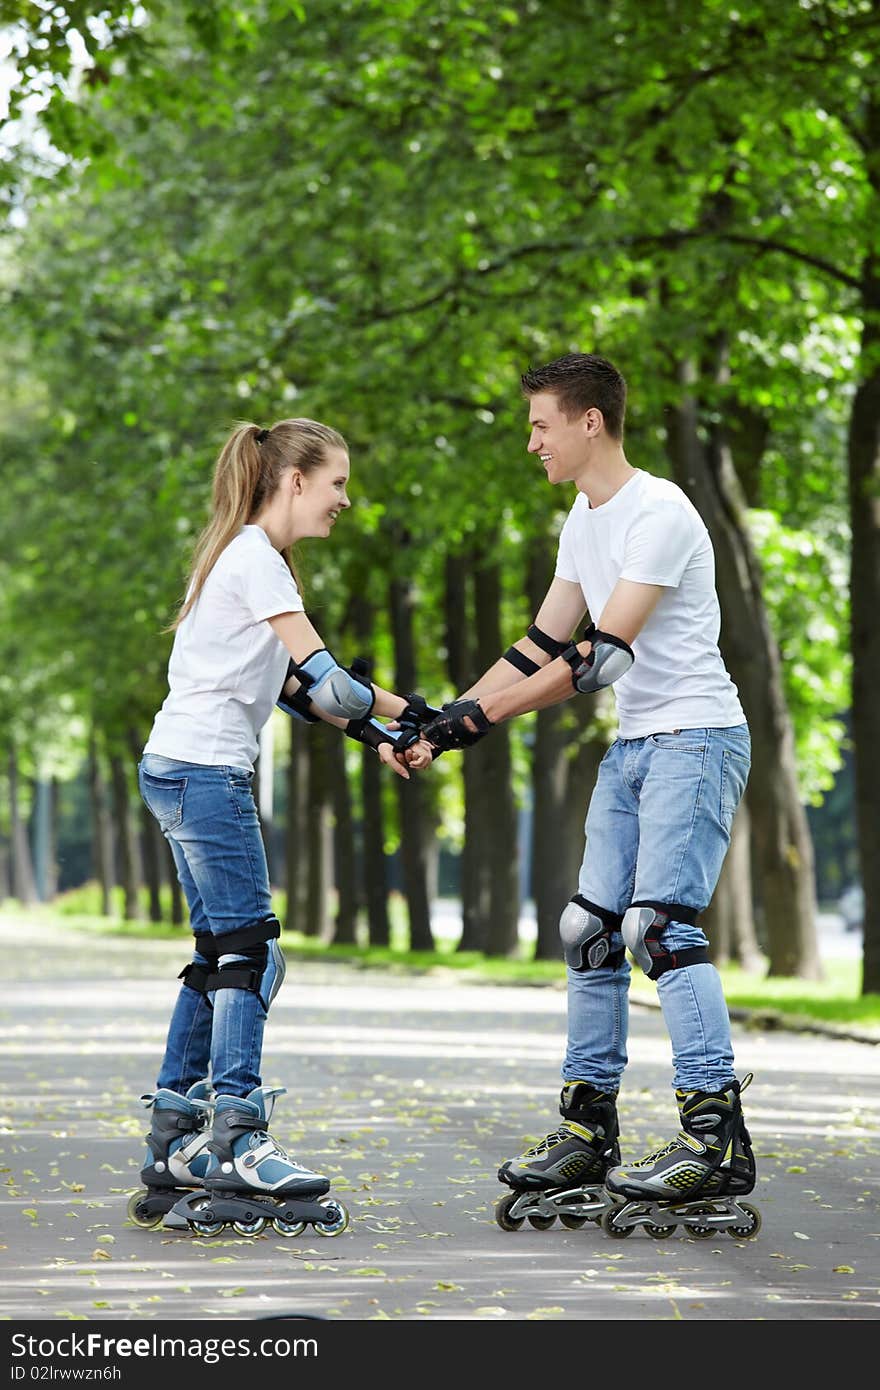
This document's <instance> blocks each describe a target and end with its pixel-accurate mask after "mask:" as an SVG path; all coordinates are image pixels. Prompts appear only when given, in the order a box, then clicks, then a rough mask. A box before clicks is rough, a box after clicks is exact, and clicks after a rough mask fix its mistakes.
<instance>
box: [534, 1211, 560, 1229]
mask: <svg viewBox="0 0 880 1390" xmlns="http://www.w3.org/2000/svg"><path fill="white" fill-rule="evenodd" d="M555 1220H556V1217H555V1216H541V1215H539V1214H538V1213H537V1212H536V1213H535V1214H534V1215H533V1216H530V1217H529V1225H530V1226H534V1228H535V1230H536V1231H549V1230H550V1227H551V1226H552V1225H553V1222H554V1221H555Z"/></svg>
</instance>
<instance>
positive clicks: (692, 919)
mask: <svg viewBox="0 0 880 1390" xmlns="http://www.w3.org/2000/svg"><path fill="white" fill-rule="evenodd" d="M630 907H653V909H654V911H655V912H656V913H657V916H658V917H662V918H664V919H665V920H664V921H662V922H661V923H660V924H659V925H660V931H663V929H664V928H665V927H668V926H669V923H670V922H685V923H686V924H687V925H688V926H689V927H693V926H695V925H696V921H697V918H698V916H699V915H700V909H699V908H698V907H688V906H687V905H686V904H685V903H661V902H659V901H658V900H657V899H656V898H637V899H636V901H635V902H632V903H630Z"/></svg>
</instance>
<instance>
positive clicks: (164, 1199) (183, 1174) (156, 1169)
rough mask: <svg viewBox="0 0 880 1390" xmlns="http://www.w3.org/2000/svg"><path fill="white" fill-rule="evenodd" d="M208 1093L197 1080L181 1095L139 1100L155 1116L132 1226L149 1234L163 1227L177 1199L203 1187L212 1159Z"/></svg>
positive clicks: (132, 1206)
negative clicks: (156, 1228) (141, 1186)
mask: <svg viewBox="0 0 880 1390" xmlns="http://www.w3.org/2000/svg"><path fill="white" fill-rule="evenodd" d="M210 1094H211V1088H210V1086H209V1084H208V1082H207V1081H197V1082H196V1083H195V1084H194V1085H193V1086H190V1088H189V1090H188V1091H187V1093H186V1095H185V1096H182V1095H179V1094H178V1093H177V1091H170V1090H167V1089H166V1088H164V1087H163V1088H162V1089H160V1090H158V1091H155V1092H153V1093H149V1094H147V1095H144V1096H141V1101H142V1102H143V1104H144V1105H145V1106H146V1107H147V1109H148V1110H152V1112H153V1117H152V1123H151V1126H150V1132H149V1134H148V1135H147V1136H146V1139H147V1154H146V1158H145V1160H144V1166H143V1168H142V1169H141V1182H142V1183H143V1184H144V1187H145V1189H146V1190H145V1191H144V1192H135V1193H134V1195H133V1196H132V1197H131V1198H130V1199H129V1203H128V1209H127V1215H128V1218H129V1220H130V1221H133V1222H134V1224H135V1225H136V1226H141V1227H143V1229H144V1230H152V1229H153V1228H154V1227H156V1226H159V1225H161V1223H162V1218H163V1217H164V1215H165V1213H166V1212H168V1211H170V1210H171V1208H172V1207H173V1206H174V1204H175V1202H177V1201H178V1200H179V1198H180V1197H182V1196H184V1195H185V1194H186V1193H187V1192H189V1191H192V1190H193V1189H199V1188H201V1186H202V1179H203V1178H204V1176H205V1174H206V1173H207V1171H208V1166H209V1164H210V1160H211V1155H210V1152H209V1150H208V1143H209V1141H210V1138H211V1130H210V1126H209V1118H210V1113H211V1106H210V1103H209V1098H210Z"/></svg>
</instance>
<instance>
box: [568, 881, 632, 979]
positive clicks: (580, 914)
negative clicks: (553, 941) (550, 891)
mask: <svg viewBox="0 0 880 1390" xmlns="http://www.w3.org/2000/svg"><path fill="white" fill-rule="evenodd" d="M619 927H620V916H619V914H618V913H616V912H609V911H608V910H607V909H606V908H604V907H598V906H597V905H596V904H595V903H591V902H588V901H587V899H586V898H584V897H582V896H581V894H580V893H575V895H574V897H573V898H572V899H571V901H570V902H568V903H566V905H565V907H564V909H563V911H562V916H561V917H560V919H559V935H560V937H561V938H562V950H563V955H564V956H565V962H566V964H567V965H570V966H571V968H572V970H598V969H599V968H600V967H601V966H603V965H609V966H611V967H612V968H613V969H615V970H616V969H617V967H618V966H619V965H620V962H621V960H622V959H623V951H622V950H621V949H619V948H618V949H617V950H616V951H612V949H611V933H612V932H613V931H616V930H618V929H619Z"/></svg>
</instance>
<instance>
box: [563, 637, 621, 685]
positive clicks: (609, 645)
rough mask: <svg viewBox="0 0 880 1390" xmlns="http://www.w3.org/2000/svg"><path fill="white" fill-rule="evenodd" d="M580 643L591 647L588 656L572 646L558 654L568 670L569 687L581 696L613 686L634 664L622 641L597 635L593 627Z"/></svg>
mask: <svg viewBox="0 0 880 1390" xmlns="http://www.w3.org/2000/svg"><path fill="white" fill-rule="evenodd" d="M581 641H582V642H592V644H593V646H592V650H591V651H590V652H589V653H588V655H587V656H581V653H580V652H579V651H578V649H577V647H576V646H575V644H574V643H573V642H572V643H571V645H570V646H568V647H566V649H565V651H563V652H560V653H559V655H560V656H561V657H562V659H563V661H567V662H568V664H569V666H570V667H571V683H572V685H573V686H574V688H575V690H577V691H578V692H579V694H581V695H594V694H595V693H596V691H598V690H604V689H605V687H606V686H608V685H612V684H613V683H614V681H616V680H619V679H620V677H621V676H625V675H626V673H627V671H628V670H629V668H630V667H631V666H632V664H633V662H634V661H635V656H634V654H633V649H632V647H630V646H629V645H628V643H626V642H624V640H623V638H622V637H615V636H614V634H613V633H611V632H600V630H599V629H598V628H597V627H596V625H595V623H590V626H589V627H588V628H587V629H586V630H585V632H584V635H583V637H582V638H581Z"/></svg>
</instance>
